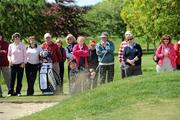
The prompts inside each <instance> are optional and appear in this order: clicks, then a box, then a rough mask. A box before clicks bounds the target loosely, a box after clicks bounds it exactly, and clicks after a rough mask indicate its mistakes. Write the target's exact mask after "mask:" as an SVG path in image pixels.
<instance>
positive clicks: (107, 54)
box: [96, 32, 114, 84]
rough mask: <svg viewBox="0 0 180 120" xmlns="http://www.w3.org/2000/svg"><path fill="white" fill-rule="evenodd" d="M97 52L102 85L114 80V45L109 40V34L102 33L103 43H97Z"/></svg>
mask: <svg viewBox="0 0 180 120" xmlns="http://www.w3.org/2000/svg"><path fill="white" fill-rule="evenodd" d="M96 52H97V55H98V61H99V73H100V83H101V84H104V83H105V81H106V75H107V82H111V81H113V78H114V44H113V43H112V42H111V41H109V40H108V33H107V32H102V34H101V41H100V42H99V43H97V46H96Z"/></svg>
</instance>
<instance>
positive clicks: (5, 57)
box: [0, 31, 180, 96]
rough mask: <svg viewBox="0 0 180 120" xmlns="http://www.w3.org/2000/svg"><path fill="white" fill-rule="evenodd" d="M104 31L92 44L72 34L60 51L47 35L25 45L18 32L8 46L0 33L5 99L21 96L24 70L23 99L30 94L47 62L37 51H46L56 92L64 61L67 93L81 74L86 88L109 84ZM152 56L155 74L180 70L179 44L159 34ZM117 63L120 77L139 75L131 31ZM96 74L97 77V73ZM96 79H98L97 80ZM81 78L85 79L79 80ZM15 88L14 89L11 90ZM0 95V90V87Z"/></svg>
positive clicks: (109, 47) (109, 46)
mask: <svg viewBox="0 0 180 120" xmlns="http://www.w3.org/2000/svg"><path fill="white" fill-rule="evenodd" d="M108 37H109V35H108V33H107V32H102V33H101V36H100V38H101V40H100V41H99V42H98V43H96V41H95V40H91V41H90V43H89V45H87V44H86V43H85V37H83V36H79V37H78V38H77V41H76V38H75V37H74V36H73V35H72V34H68V35H67V37H66V42H67V47H66V48H63V42H62V40H61V39H57V40H56V41H55V42H53V40H52V36H51V34H50V33H46V34H45V35H44V38H43V39H44V42H43V43H42V44H41V45H40V46H39V45H37V43H36V42H37V41H36V38H35V36H29V38H28V46H26V45H24V44H23V43H22V42H21V35H20V33H14V34H13V35H12V41H13V42H12V43H11V44H8V43H7V42H6V41H5V40H4V36H3V34H2V33H0V72H2V75H3V77H4V80H5V83H6V85H7V88H8V96H21V88H22V79H23V74H24V69H25V73H26V78H27V93H26V95H27V96H31V95H34V83H35V80H36V78H37V74H38V71H39V70H40V66H41V63H42V62H48V61H47V59H44V58H42V57H41V55H40V54H41V51H43V50H47V51H48V52H49V53H50V56H51V61H50V62H51V63H52V68H53V71H54V72H55V73H56V74H57V75H58V78H59V82H60V84H59V88H60V89H59V91H58V92H60V93H61V94H63V84H64V62H65V61H67V63H68V79H69V91H70V93H72V94H73V93H75V91H76V90H77V89H76V88H78V86H76V88H75V84H74V83H75V82H76V81H77V80H78V79H81V78H80V76H79V74H80V73H81V72H82V71H83V72H84V73H86V75H87V76H88V77H87V79H89V80H90V84H89V85H88V88H95V87H96V86H97V83H98V78H99V81H100V84H104V83H106V82H112V81H113V79H114V44H113V42H112V41H110V40H109V38H108ZM155 56H156V57H157V58H158V61H157V65H156V70H157V72H158V73H159V72H163V71H173V70H175V69H178V70H180V41H179V42H177V44H175V45H173V44H172V42H171V37H170V36H169V35H163V36H162V38H161V42H160V45H159V46H158V48H157V50H156V52H155ZM118 58H119V62H120V63H121V76H122V78H125V77H129V76H134V75H141V74H142V68H141V63H142V60H141V58H142V48H141V46H140V44H138V43H136V42H135V40H134V36H133V34H132V32H130V31H127V32H126V33H125V37H124V40H123V41H122V42H121V44H120V48H119V51H118ZM98 73H99V74H98ZM98 76H99V77H98ZM82 79H85V78H82ZM15 83H17V85H16V89H14V87H15ZM0 96H2V89H1V86H0Z"/></svg>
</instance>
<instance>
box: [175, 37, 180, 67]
mask: <svg viewBox="0 0 180 120" xmlns="http://www.w3.org/2000/svg"><path fill="white" fill-rule="evenodd" d="M174 49H175V51H176V55H177V58H176V65H177V70H180V40H179V41H178V42H177V43H176V44H175V46H174Z"/></svg>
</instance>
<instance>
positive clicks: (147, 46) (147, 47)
mask: <svg viewBox="0 0 180 120" xmlns="http://www.w3.org/2000/svg"><path fill="white" fill-rule="evenodd" d="M146 52H147V53H148V52H149V37H147V38H146Z"/></svg>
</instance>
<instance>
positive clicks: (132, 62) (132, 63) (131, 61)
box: [127, 59, 135, 66]
mask: <svg viewBox="0 0 180 120" xmlns="http://www.w3.org/2000/svg"><path fill="white" fill-rule="evenodd" d="M127 62H128V63H129V64H131V65H132V66H134V65H135V63H134V62H135V61H134V60H129V59H127Z"/></svg>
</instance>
